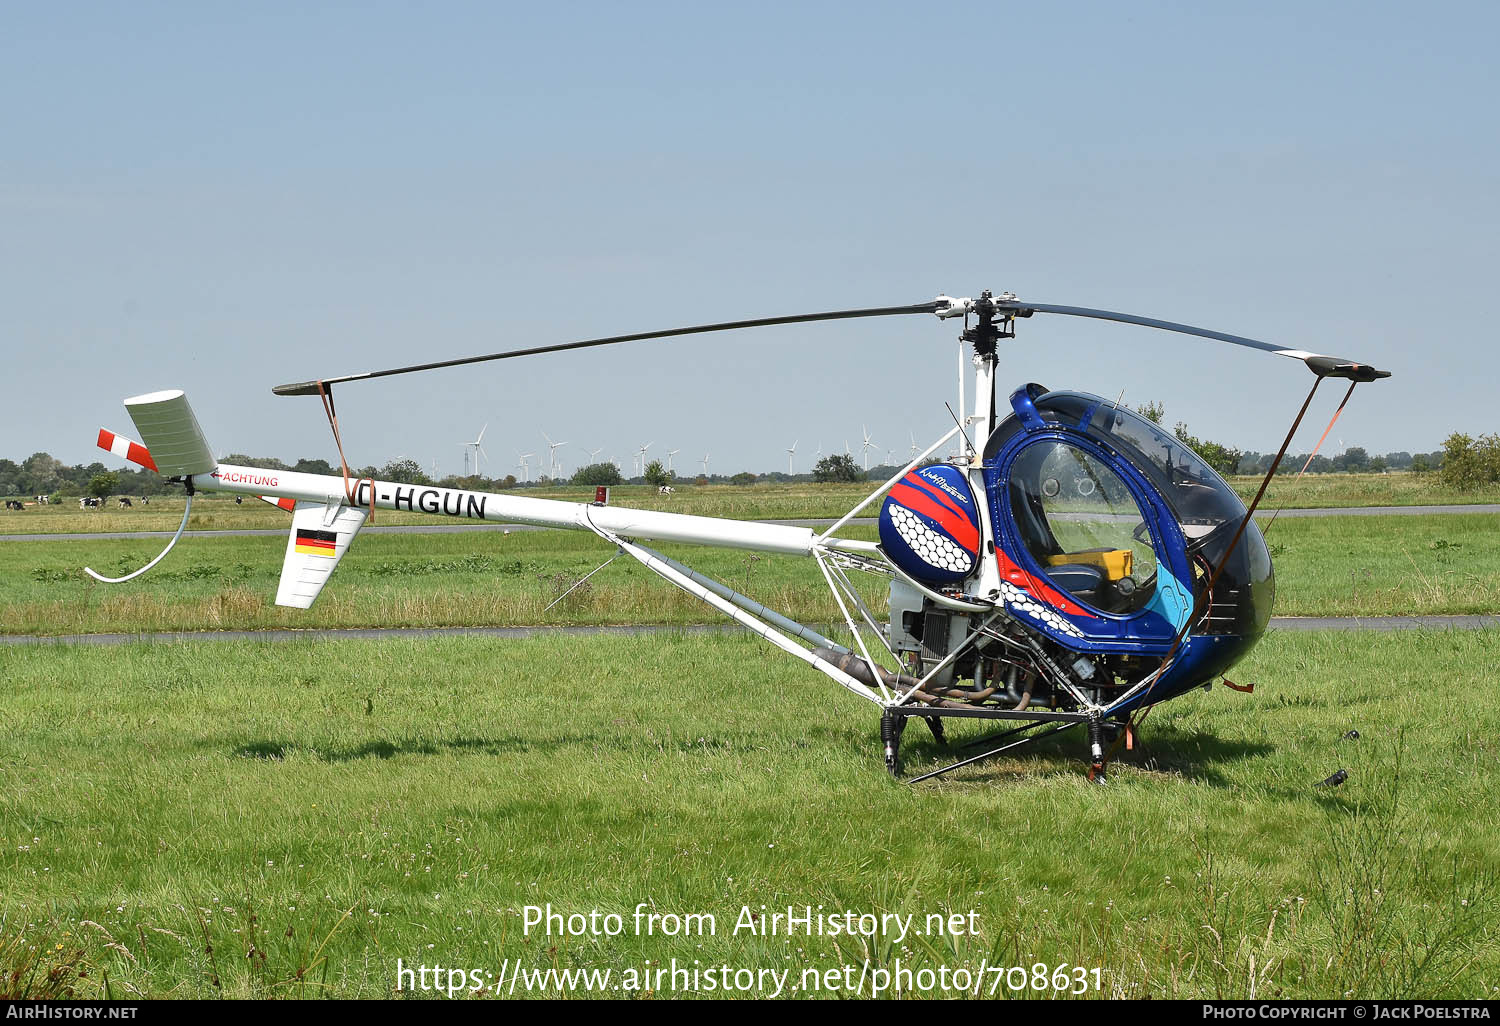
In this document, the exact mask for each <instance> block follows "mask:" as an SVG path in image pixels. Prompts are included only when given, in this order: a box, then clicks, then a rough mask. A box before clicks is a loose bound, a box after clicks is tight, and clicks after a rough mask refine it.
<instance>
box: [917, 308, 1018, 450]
mask: <svg viewBox="0 0 1500 1026" xmlns="http://www.w3.org/2000/svg"><path fill="white" fill-rule="evenodd" d="M945 300H946V305H945V306H940V307H939V309H938V310H936V311H935V313H936V314H937V316H939V317H941V318H945V319H946V318H949V317H958V316H960V315H962V316H963V318H964V330H963V333H962V334H961V335H959V340H960V341H962V342H966V343H968V344H969V345H971V346H973V347H974V407H973V411H972V412H971V413H969V414H968V415H965V413H964V396H963V391H962V382H960V390H959V396H958V401H959V418H960V423H961V424H962V425H963V429H964V434H965V436H967V437H968V438H969V441H970V442H971V443H972V444H973V445H974V448H975V449H976V451H977V452H978V453H979V454H980V455H981V456H982V455H983V451H984V443H985V442H986V441H987V440H988V439H989V437H990V433H991V432H992V431H994V430H995V364H996V359H997V358H996V350H997V349H998V347H999V342H1000V340H1001V339H1002V338H1015V337H1016V332H1015V318H1016V314H1017V311H1016V310H1015V303H1016V297H1015V296H1014V295H1013V294H1011V293H1009V292H1004V293H1001V294H1000V295H999V296H996V295H994V294H993V293H992V292H990V290H989V289H985V290H984V291H983V292H981V293H980V294H979V298H978V299H951V298H949V297H947V296H940V297H938V301H939V302H940V303H942V302H944V301H945ZM1023 316H1024V314H1023ZM971 425H972V426H973V427H974V428H976V430H974V431H973V432H972V434H971V432H970V428H971Z"/></svg>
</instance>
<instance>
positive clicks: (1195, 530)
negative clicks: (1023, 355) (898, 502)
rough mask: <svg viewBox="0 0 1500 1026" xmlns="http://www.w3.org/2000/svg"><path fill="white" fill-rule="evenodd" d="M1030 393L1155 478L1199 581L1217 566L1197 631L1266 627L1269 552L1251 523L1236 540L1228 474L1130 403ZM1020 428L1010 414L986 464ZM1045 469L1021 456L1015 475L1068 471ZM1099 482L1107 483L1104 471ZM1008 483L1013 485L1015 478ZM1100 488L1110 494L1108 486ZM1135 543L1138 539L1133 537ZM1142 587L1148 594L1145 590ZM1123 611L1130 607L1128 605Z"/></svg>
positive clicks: (1241, 509) (1047, 416)
mask: <svg viewBox="0 0 1500 1026" xmlns="http://www.w3.org/2000/svg"><path fill="white" fill-rule="evenodd" d="M1027 391H1029V392H1030V396H1031V397H1034V398H1033V399H1032V401H1033V403H1034V408H1035V410H1036V413H1037V415H1038V416H1039V417H1040V418H1041V419H1042V421H1044V422H1048V423H1053V424H1057V425H1058V426H1060V427H1069V428H1073V429H1075V430H1080V431H1082V432H1083V433H1085V434H1086V435H1088V436H1090V437H1092V438H1094V439H1096V440H1098V441H1100V442H1102V443H1104V444H1106V445H1108V446H1109V447H1110V448H1112V449H1114V450H1115V451H1116V452H1118V453H1119V454H1120V455H1121V456H1122V457H1124V458H1125V459H1126V460H1127V461H1128V462H1129V463H1130V464H1131V465H1132V466H1134V467H1135V468H1136V470H1137V471H1139V472H1140V474H1141V475H1142V476H1144V477H1145V478H1146V479H1147V480H1148V481H1149V482H1150V484H1151V486H1152V488H1153V490H1154V491H1156V493H1157V494H1158V495H1159V496H1160V497H1161V499H1162V500H1163V501H1165V502H1166V504H1167V506H1168V507H1169V508H1170V509H1171V512H1172V516H1173V517H1174V518H1175V519H1176V521H1177V523H1178V524H1179V526H1180V527H1181V530H1182V534H1183V537H1184V539H1185V541H1186V542H1187V554H1188V558H1189V559H1190V560H1191V561H1192V562H1193V564H1194V575H1195V583H1196V584H1197V585H1198V586H1201V585H1203V584H1204V582H1205V581H1206V579H1207V575H1208V573H1209V572H1211V570H1212V569H1213V568H1215V567H1218V568H1220V575H1219V578H1218V584H1217V585H1216V586H1215V588H1214V595H1213V600H1212V603H1211V607H1210V610H1209V613H1208V615H1207V617H1206V619H1205V621H1204V622H1203V624H1202V625H1201V627H1200V629H1201V630H1203V631H1204V632H1205V633H1223V634H1242V635H1259V634H1260V633H1261V632H1262V631H1264V630H1265V627H1266V623H1267V622H1268V621H1269V619H1270V616H1271V603H1272V600H1273V597H1274V595H1275V591H1276V585H1275V578H1274V576H1273V573H1272V568H1271V556H1270V553H1269V552H1268V551H1267V549H1266V543H1265V539H1264V538H1263V537H1262V536H1261V533H1260V531H1259V529H1258V528H1257V527H1256V526H1255V524H1253V523H1252V524H1248V525H1246V528H1245V531H1244V533H1243V536H1241V537H1240V540H1239V542H1238V543H1237V544H1236V543H1235V542H1234V539H1235V536H1236V535H1237V534H1239V533H1240V523H1241V522H1242V521H1243V520H1244V518H1245V514H1246V509H1245V504H1244V502H1242V501H1241V500H1240V497H1239V496H1238V495H1236V494H1235V492H1234V490H1233V489H1232V488H1230V487H1229V485H1228V484H1226V483H1225V481H1224V479H1223V478H1222V477H1220V476H1219V475H1218V474H1217V473H1216V472H1215V471H1214V469H1213V468H1212V467H1210V466H1209V465H1208V463H1207V462H1205V461H1204V460H1203V458H1202V457H1201V456H1199V455H1198V454H1197V453H1195V452H1193V450H1192V449H1190V448H1188V446H1187V445H1186V444H1184V443H1183V442H1182V441H1181V440H1180V439H1178V438H1176V437H1175V436H1173V435H1172V434H1170V433H1168V432H1166V431H1163V430H1162V429H1161V428H1160V427H1159V426H1158V425H1156V424H1153V423H1152V422H1151V421H1149V420H1147V419H1146V418H1145V417H1143V416H1141V415H1140V414H1139V413H1137V412H1135V411H1134V410H1131V409H1129V408H1128V407H1125V406H1119V405H1116V404H1115V403H1112V402H1110V401H1109V400H1108V399H1101V398H1099V397H1098V396H1093V395H1088V394H1086V393H1083V392H1043V390H1042V389H1041V388H1040V386H1036V385H1032V386H1028V389H1027ZM1018 394H1020V393H1018ZM1023 430H1025V428H1024V425H1023V423H1022V421H1021V420H1020V418H1018V417H1016V416H1011V417H1007V418H1006V419H1005V420H1004V421H1003V422H1002V423H1001V424H1000V425H998V426H997V427H996V429H995V431H994V432H993V433H992V434H991V436H990V438H989V440H988V442H987V443H986V445H985V452H984V458H985V461H986V462H987V463H988V462H990V461H993V460H995V459H996V458H997V457H998V455H999V452H1000V450H1001V448H1003V447H1004V446H1005V444H1006V443H1007V441H1008V440H1009V439H1011V438H1012V437H1014V436H1015V434H1016V433H1017V432H1019V431H1023ZM1038 451H1040V450H1038ZM1045 470H1046V468H1045V467H1041V466H1038V467H1032V466H1031V465H1030V463H1029V462H1026V461H1024V460H1020V459H1018V461H1017V464H1016V466H1015V467H1013V468H1012V475H1015V474H1017V473H1019V474H1020V475H1021V477H1022V478H1023V479H1024V480H1023V482H1022V483H1023V484H1026V485H1028V486H1029V485H1031V484H1033V483H1034V484H1035V487H1036V488H1043V487H1045V486H1046V485H1047V484H1048V482H1049V481H1051V480H1052V479H1054V478H1056V479H1057V480H1058V481H1060V482H1061V481H1062V480H1063V478H1064V477H1065V476H1066V475H1059V474H1053V473H1048V472H1045ZM1032 479H1035V481H1034V482H1033V481H1032ZM1074 479H1076V480H1077V482H1079V483H1082V482H1083V481H1084V479H1085V478H1084V477H1082V476H1079V475H1078V474H1076V473H1075V474H1073V475H1072V477H1071V478H1068V480H1070V481H1071V480H1074ZM1100 479H1101V480H1104V478H1103V477H1102V475H1101V476H1100ZM1009 484H1010V485H1011V486H1015V485H1016V481H1015V480H1014V479H1013V480H1012V481H1010V482H1009ZM1103 492H1104V493H1105V494H1107V493H1108V489H1107V488H1106V489H1103ZM1044 494H1045V492H1044ZM1022 513H1024V510H1021V511H1019V512H1016V511H1013V513H1012V515H1013V516H1015V517H1016V518H1017V521H1018V523H1019V522H1021V521H1022V520H1023V519H1024V518H1023V517H1022ZM1134 540H1136V541H1140V540H1141V539H1140V537H1139V536H1136V537H1135V539H1134ZM1100 544H1103V543H1100ZM1111 544H1114V543H1111ZM1231 545H1234V548H1233V549H1231V547H1230V546H1231ZM1117 547H1118V548H1120V549H1122V550H1123V549H1127V548H1131V547H1132V546H1128V545H1126V544H1124V543H1123V542H1121V543H1119V544H1118V546H1117ZM1136 555H1137V559H1136V563H1137V564H1138V565H1140V566H1142V567H1146V566H1147V565H1148V564H1147V562H1146V560H1145V559H1144V558H1141V556H1142V555H1143V554H1136ZM1039 561H1042V562H1044V565H1045V562H1046V561H1045V560H1042V559H1041V558H1040V557H1039ZM1137 590H1138V591H1140V592H1146V589H1145V588H1138V589H1137ZM1123 608H1124V609H1129V608H1131V606H1130V605H1129V604H1125V605H1124V607H1123Z"/></svg>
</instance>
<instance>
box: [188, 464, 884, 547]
mask: <svg viewBox="0 0 1500 1026" xmlns="http://www.w3.org/2000/svg"><path fill="white" fill-rule="evenodd" d="M190 480H191V482H192V485H193V488H194V489H195V490H197V491H205V492H209V491H219V492H236V493H241V494H247V495H257V496H263V497H267V498H270V497H273V496H274V497H278V498H287V499H294V500H299V501H306V502H316V503H323V504H327V505H330V506H334V507H337V506H338V505H340V504H345V505H353V506H355V507H360V508H369V506H370V505H371V493H372V491H373V495H374V507H375V508H376V509H389V510H400V511H402V512H412V513H429V514H433V515H435V516H446V517H452V518H454V519H461V520H483V521H491V522H494V523H504V524H525V525H529V526H533V527H553V528H559V529H562V530H574V531H596V530H597V529H603V530H605V531H608V532H609V533H611V534H617V535H620V536H621V537H628V538H650V539H653V540H656V541H664V542H682V543H686V544H691V545H713V546H721V547H727V548H740V549H753V550H756V551H759V552H773V553H781V554H785V555H793V556H809V555H811V554H812V552H813V547H814V544H815V541H816V536H815V535H814V533H813V531H812V529H811V528H808V527H797V526H794V525H791V524H768V523H760V522H757V521H746V520H730V519H725V518H720V517H700V516H692V515H689V514H684V513H662V512H657V511H655V510H640V509H625V508H623V507H619V506H593V505H590V504H588V503H583V502H562V501H559V500H556V499H534V498H529V497H526V496H520V495H502V494H498V493H495V492H475V491H469V490H467V489H460V488H440V487H438V486H436V485H410V484H400V483H398V482H394V481H370V480H369V479H364V480H361V481H360V482H359V483H358V484H357V485H355V487H354V492H353V495H352V499H353V502H352V503H350V502H349V498H350V497H349V496H346V494H345V491H344V481H343V479H342V478H340V477H332V476H329V475H324V474H299V473H297V472H296V471H290V470H264V469H261V468H259V467H239V466H233V465H230V464H220V465H219V466H217V467H216V468H214V470H213V471H212V472H211V473H204V474H196V475H194V476H193V477H192V478H191V479H190ZM823 544H824V545H825V546H827V547H829V548H839V549H842V550H844V551H850V552H860V553H867V554H868V553H873V552H875V546H874V544H873V543H871V542H860V541H848V540H843V539H828V540H827V541H826V542H824V543H823Z"/></svg>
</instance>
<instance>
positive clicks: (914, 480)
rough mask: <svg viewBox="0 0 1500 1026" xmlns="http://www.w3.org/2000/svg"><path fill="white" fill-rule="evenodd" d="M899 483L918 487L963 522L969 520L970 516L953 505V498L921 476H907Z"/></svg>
mask: <svg viewBox="0 0 1500 1026" xmlns="http://www.w3.org/2000/svg"><path fill="white" fill-rule="evenodd" d="M901 483H902V484H915V485H920V486H921V487H922V490H923V491H925V492H927V493H928V494H929V495H931V496H932V497H933V498H934V499H936V500H937V501H938V502H941V503H942V504H943V505H944V506H947V507H948V508H949V509H951V510H952V511H953V512H954V513H957V514H958V515H959V516H961V517H963V518H964V519H965V520H968V519H969V517H970V515H969V514H968V513H967V512H966V511H964V510H963V509H961V508H960V507H959V506H958V505H957V504H955V502H954V501H953V496H951V495H949V494H948V493H947V492H945V491H943V490H942V489H941V488H939V487H938V486H937V485H935V484H933V483H932V482H931V481H929V480H927V479H926V478H925V477H923V476H922V475H921V474H907V475H906V477H904V478H902V481H901Z"/></svg>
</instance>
